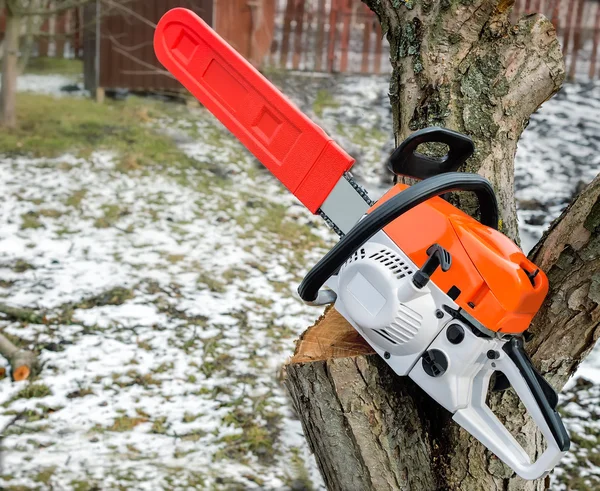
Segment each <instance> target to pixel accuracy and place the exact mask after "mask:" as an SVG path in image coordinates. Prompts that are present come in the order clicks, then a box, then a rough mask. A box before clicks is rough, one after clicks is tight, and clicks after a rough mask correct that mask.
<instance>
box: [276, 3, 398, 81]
mask: <svg viewBox="0 0 600 491" xmlns="http://www.w3.org/2000/svg"><path fill="white" fill-rule="evenodd" d="M277 7H278V8H277V10H276V20H275V35H274V39H273V43H272V50H271V54H270V56H269V58H268V60H266V63H267V64H269V65H271V66H276V67H280V68H288V69H294V70H308V71H317V72H320V71H324V72H351V73H355V72H359V73H380V72H381V71H382V70H383V71H387V70H388V65H389V63H388V57H389V45H388V44H387V41H386V40H385V39H383V33H382V31H381V26H380V25H379V22H378V20H377V16H376V15H375V14H374V13H373V12H372V11H371V10H370V9H369V8H368V7H367V6H366V5H365V4H363V3H362V2H360V0H279V1H278V6H277Z"/></svg>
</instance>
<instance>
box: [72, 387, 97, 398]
mask: <svg viewBox="0 0 600 491" xmlns="http://www.w3.org/2000/svg"><path fill="white" fill-rule="evenodd" d="M91 395H94V391H93V390H92V389H90V388H89V387H86V388H83V389H78V390H74V391H73V392H69V393H68V394H67V399H78V398H80V397H85V396H91Z"/></svg>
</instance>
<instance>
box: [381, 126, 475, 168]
mask: <svg viewBox="0 0 600 491" xmlns="http://www.w3.org/2000/svg"><path fill="white" fill-rule="evenodd" d="M422 143H444V144H446V145H448V153H447V154H446V155H444V156H443V157H428V156H427V155H423V154H422V153H419V152H417V147H418V146H419V145H421V144H422ZM474 151H475V145H473V140H471V139H470V138H469V137H468V136H466V135H463V134H462V133H458V132H456V131H452V130H449V129H447V128H438V127H431V128H425V129H422V130H419V131H415V132H414V133H413V134H412V135H410V136H409V137H408V138H407V139H406V140H404V141H403V142H402V143H401V144H400V146H399V147H398V148H396V150H394V153H392V155H391V157H390V159H389V161H388V166H389V168H390V170H391V171H392V172H393V173H394V174H396V175H398V176H407V177H414V178H416V179H427V178H428V177H432V176H437V175H438V174H443V173H445V172H455V171H457V170H458V168H459V167H460V166H461V165H462V164H464V163H465V161H466V160H467V159H468V158H469V157H470V156H471V155H473V152H474Z"/></svg>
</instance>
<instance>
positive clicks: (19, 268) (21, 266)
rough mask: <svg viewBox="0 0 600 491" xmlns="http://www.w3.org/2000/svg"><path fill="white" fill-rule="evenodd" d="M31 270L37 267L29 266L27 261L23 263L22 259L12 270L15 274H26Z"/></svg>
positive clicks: (17, 261)
mask: <svg viewBox="0 0 600 491" xmlns="http://www.w3.org/2000/svg"><path fill="white" fill-rule="evenodd" d="M30 269H35V266H33V265H31V264H29V263H28V262H27V261H23V260H22V259H17V260H16V261H15V264H13V267H12V270H13V271H14V272H15V273H24V272H25V271H27V270H30Z"/></svg>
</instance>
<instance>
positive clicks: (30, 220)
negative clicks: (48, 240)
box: [21, 211, 44, 230]
mask: <svg viewBox="0 0 600 491" xmlns="http://www.w3.org/2000/svg"><path fill="white" fill-rule="evenodd" d="M43 226H44V225H43V224H42V222H40V216H39V214H38V213H36V212H34V211H28V212H27V213H23V214H22V215H21V230H27V229H29V228H33V229H35V228H42V227H43Z"/></svg>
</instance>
